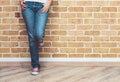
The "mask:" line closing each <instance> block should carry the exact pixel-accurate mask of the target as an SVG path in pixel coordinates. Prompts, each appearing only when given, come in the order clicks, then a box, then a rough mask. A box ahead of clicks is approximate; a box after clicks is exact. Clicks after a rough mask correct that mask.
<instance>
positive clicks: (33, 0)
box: [24, 0, 48, 3]
mask: <svg viewBox="0 0 120 82" xmlns="http://www.w3.org/2000/svg"><path fill="white" fill-rule="evenodd" d="M24 1H32V2H41V3H46V2H47V1H48V0H24Z"/></svg>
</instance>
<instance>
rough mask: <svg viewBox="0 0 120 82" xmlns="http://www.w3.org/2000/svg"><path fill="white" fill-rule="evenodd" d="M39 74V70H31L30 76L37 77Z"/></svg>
mask: <svg viewBox="0 0 120 82" xmlns="http://www.w3.org/2000/svg"><path fill="white" fill-rule="evenodd" d="M39 72H40V69H38V68H33V70H32V75H38V74H39Z"/></svg>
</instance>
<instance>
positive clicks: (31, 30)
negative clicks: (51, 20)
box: [22, 1, 48, 68]
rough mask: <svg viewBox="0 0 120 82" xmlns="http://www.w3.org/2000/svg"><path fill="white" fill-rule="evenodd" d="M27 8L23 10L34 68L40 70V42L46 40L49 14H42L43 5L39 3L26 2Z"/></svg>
mask: <svg viewBox="0 0 120 82" xmlns="http://www.w3.org/2000/svg"><path fill="white" fill-rule="evenodd" d="M25 4H26V5H27V8H25V9H24V10H22V15H23V18H24V21H25V24H26V28H27V32H28V40H29V47H30V54H31V64H32V67H33V68H36V67H38V68H40V64H39V46H38V41H39V40H41V39H43V38H44V35H45V28H46V22H47V19H48V12H45V13H42V12H40V10H41V8H43V4H42V3H39V2H29V1H27V2H25Z"/></svg>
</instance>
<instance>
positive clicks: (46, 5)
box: [40, 0, 52, 13]
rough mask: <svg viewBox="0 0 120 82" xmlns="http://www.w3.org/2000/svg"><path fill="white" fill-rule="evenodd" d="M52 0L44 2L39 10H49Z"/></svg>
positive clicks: (43, 11)
mask: <svg viewBox="0 0 120 82" xmlns="http://www.w3.org/2000/svg"><path fill="white" fill-rule="evenodd" d="M51 3H52V0H49V1H48V2H47V3H45V4H44V7H43V8H42V9H41V10H40V11H41V12H42V13H45V12H47V11H48V10H49V8H50V5H51Z"/></svg>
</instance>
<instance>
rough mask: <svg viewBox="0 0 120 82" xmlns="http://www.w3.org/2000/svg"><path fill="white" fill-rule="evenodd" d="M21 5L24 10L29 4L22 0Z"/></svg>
mask: <svg viewBox="0 0 120 82" xmlns="http://www.w3.org/2000/svg"><path fill="white" fill-rule="evenodd" d="M20 5H21V8H22V10H24V9H25V8H27V5H26V4H25V3H24V1H23V0H20Z"/></svg>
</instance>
